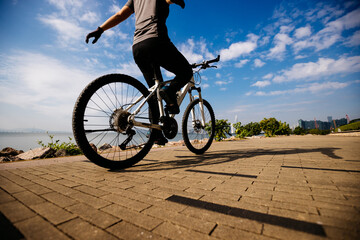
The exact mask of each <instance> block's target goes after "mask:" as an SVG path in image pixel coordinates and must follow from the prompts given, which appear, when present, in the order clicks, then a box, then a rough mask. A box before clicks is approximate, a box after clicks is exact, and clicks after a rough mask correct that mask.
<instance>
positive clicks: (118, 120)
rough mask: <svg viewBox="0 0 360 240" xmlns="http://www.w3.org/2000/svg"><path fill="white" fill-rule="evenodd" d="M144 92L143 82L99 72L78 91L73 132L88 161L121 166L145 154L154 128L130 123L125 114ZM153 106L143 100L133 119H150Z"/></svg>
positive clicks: (150, 145) (109, 166)
mask: <svg viewBox="0 0 360 240" xmlns="http://www.w3.org/2000/svg"><path fill="white" fill-rule="evenodd" d="M148 94H149V92H148V90H147V89H146V87H145V86H144V85H143V84H141V83H140V82H139V81H137V80H136V79H134V78H132V77H130V76H126V75H122V74H111V75H105V76H102V77H100V78H98V79H96V80H94V81H93V82H91V83H90V84H89V85H88V86H87V87H86V88H85V89H84V90H83V91H82V93H81V94H80V96H79V98H78V100H77V102H76V104H75V107H74V112H73V123H72V124H73V133H74V137H75V140H76V143H77V144H78V146H79V148H80V149H81V150H82V152H83V153H84V155H85V156H86V157H87V158H88V159H89V160H90V161H92V162H94V163H95V164H97V165H99V166H102V167H105V168H111V169H121V168H126V167H130V166H132V165H134V164H135V163H137V162H138V161H140V160H141V159H143V158H144V157H145V156H146V154H147V153H148V152H149V151H150V149H151V147H152V145H153V142H154V135H155V134H153V132H154V131H152V130H151V129H148V128H141V127H136V126H133V125H132V124H131V121H129V116H130V115H131V113H132V112H133V111H134V110H135V109H137V107H138V106H139V105H140V103H141V102H142V101H139V103H136V102H137V100H139V99H141V98H142V99H144V97H146V96H147V95H148ZM132 105H133V106H132ZM130 106H132V107H131V108H130V109H129V107H130ZM153 108H154V103H152V102H150V103H149V102H146V103H145V105H144V106H143V107H142V108H141V110H140V112H139V113H138V114H137V115H135V120H136V121H139V122H143V123H147V124H151V123H153V121H152V119H151V117H150V116H151V112H152V111H153V110H152V109H153Z"/></svg>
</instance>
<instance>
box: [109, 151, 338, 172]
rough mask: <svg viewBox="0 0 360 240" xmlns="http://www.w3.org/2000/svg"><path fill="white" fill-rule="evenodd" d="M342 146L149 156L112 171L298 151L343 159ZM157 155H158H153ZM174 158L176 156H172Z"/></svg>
mask: <svg viewBox="0 0 360 240" xmlns="http://www.w3.org/2000/svg"><path fill="white" fill-rule="evenodd" d="M339 149H340V148H312V149H301V148H287V149H275V150H272V149H256V150H254V149H252V150H249V149H243V150H241V149H233V150H222V151H209V152H206V153H204V154H203V155H186V154H184V155H181V154H180V155H178V156H175V158H176V160H157V159H154V157H151V156H147V157H145V158H144V159H143V160H142V161H140V162H139V163H138V164H136V165H134V166H133V167H131V168H128V169H122V170H112V171H126V172H146V171H160V170H170V169H181V168H189V167H198V166H208V165H215V164H222V163H228V162H232V161H235V160H238V161H241V159H247V158H252V157H257V156H264V155H268V156H274V155H292V154H298V153H322V154H324V155H326V156H328V157H330V158H333V159H342V157H340V156H338V155H336V154H335V150H339ZM174 151H178V152H185V151H188V150H187V149H184V150H183V149H179V150H174ZM152 156H156V155H152ZM172 158H173V159H174V157H172Z"/></svg>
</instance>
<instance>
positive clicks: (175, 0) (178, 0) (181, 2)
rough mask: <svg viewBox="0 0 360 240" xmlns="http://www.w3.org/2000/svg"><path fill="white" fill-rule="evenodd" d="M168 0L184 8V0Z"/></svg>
mask: <svg viewBox="0 0 360 240" xmlns="http://www.w3.org/2000/svg"><path fill="white" fill-rule="evenodd" d="M170 1H172V2H173V3H175V4H177V5H179V6H180V7H181V8H182V9H184V8H185V2H184V0H170Z"/></svg>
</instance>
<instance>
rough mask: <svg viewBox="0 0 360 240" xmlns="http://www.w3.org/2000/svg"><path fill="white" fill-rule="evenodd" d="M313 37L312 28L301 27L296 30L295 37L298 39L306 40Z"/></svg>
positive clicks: (308, 26)
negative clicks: (305, 38)
mask: <svg viewBox="0 0 360 240" xmlns="http://www.w3.org/2000/svg"><path fill="white" fill-rule="evenodd" d="M310 35H311V27H310V25H307V26H306V27H301V28H298V29H296V30H295V35H294V36H295V37H296V38H298V39H299V38H304V37H309V36H310Z"/></svg>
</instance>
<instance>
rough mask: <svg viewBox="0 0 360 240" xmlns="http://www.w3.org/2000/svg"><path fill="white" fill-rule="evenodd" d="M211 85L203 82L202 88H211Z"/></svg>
mask: <svg viewBox="0 0 360 240" xmlns="http://www.w3.org/2000/svg"><path fill="white" fill-rule="evenodd" d="M209 87H210V85H209V84H207V83H201V88H202V89H206V88H209Z"/></svg>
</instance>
